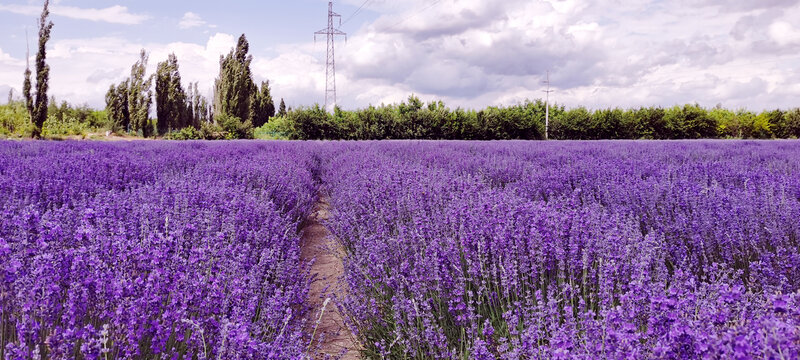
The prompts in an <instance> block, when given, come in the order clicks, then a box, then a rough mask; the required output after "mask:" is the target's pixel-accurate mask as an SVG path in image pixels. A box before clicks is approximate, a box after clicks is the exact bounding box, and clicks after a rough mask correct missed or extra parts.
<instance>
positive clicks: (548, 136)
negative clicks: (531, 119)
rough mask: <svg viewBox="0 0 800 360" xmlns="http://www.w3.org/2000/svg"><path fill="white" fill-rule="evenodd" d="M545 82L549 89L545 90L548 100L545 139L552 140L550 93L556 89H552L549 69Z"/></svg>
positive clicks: (545, 117)
mask: <svg viewBox="0 0 800 360" xmlns="http://www.w3.org/2000/svg"><path fill="white" fill-rule="evenodd" d="M542 83H543V84H546V85H547V90H544V92H545V93H547V100H545V102H544V104H545V105H544V106H545V115H544V139H545V140H550V93H552V92H554V91H555V90H550V71H549V70H548V71H547V80H546V81H543V82H542Z"/></svg>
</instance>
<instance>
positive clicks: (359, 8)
mask: <svg viewBox="0 0 800 360" xmlns="http://www.w3.org/2000/svg"><path fill="white" fill-rule="evenodd" d="M370 1H372V0H366V1H364V2H363V3H362V4H361V6H359V7H358V9H356V11H354V12H353V13H352V14H351V15H350V16H348V17H347V19H345V20H344V21H343V22H342V23H341V24H339V26H342V25H344V24H347V23H348V22H350V20H353V18H354V17H356V15H358V13H360V12H361V10H362V9H363V8H364V6H367V4H368V3H369V2H370Z"/></svg>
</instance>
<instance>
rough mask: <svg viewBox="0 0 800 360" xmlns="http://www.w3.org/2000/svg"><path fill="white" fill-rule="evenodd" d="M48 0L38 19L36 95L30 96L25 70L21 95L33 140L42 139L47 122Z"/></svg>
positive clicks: (49, 27)
mask: <svg viewBox="0 0 800 360" xmlns="http://www.w3.org/2000/svg"><path fill="white" fill-rule="evenodd" d="M49 17H50V0H45V2H44V8H43V9H42V15H41V16H40V17H39V49H38V51H37V52H36V93H35V94H31V88H32V84H31V70H30V67H27V68H26V69H25V82H24V83H23V86H22V87H23V95H24V96H25V105H26V107H27V109H28V113H29V114H30V117H31V121H32V122H33V133H32V134H31V135H32V136H33V137H34V138H37V139H38V138H41V137H42V127H44V122H45V120H47V89H48V88H49V81H50V66H49V65H47V62H46V60H47V41H48V40H50V31H51V30H52V29H53V22H52V21H49V20H48V19H49Z"/></svg>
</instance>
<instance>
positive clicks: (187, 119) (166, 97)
mask: <svg viewBox="0 0 800 360" xmlns="http://www.w3.org/2000/svg"><path fill="white" fill-rule="evenodd" d="M155 79H156V114H157V117H158V123H157V130H158V134H159V135H165V134H166V133H167V132H169V131H170V130H180V129H183V128H185V127H187V126H191V125H192V122H193V121H192V117H193V106H192V104H191V103H189V102H188V101H189V99H188V98H187V96H186V91H184V89H183V85H181V74H180V72H179V69H178V57H177V56H175V54H170V55H169V57H168V58H167V60H166V61H164V62H160V63H159V64H158V69H157V71H156V76H155Z"/></svg>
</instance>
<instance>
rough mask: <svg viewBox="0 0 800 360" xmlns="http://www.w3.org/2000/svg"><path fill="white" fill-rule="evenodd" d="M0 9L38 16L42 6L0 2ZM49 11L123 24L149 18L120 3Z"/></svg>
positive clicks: (79, 18)
mask: <svg viewBox="0 0 800 360" xmlns="http://www.w3.org/2000/svg"><path fill="white" fill-rule="evenodd" d="M0 11H6V12H11V13H15V14H20V15H26V16H38V15H39V14H41V12H42V8H41V7H40V6H34V5H14V4H10V5H5V4H0ZM50 12H51V13H52V14H53V15H55V16H64V17H68V18H72V19H78V20H90V21H98V22H108V23H112V24H123V25H136V24H140V23H142V22H144V21H145V20H147V19H149V17H148V16H146V15H141V14H133V13H131V12H129V11H128V8H127V7H126V6H121V5H114V6H110V7H107V8H102V9H95V8H79V7H74V6H61V5H53V6H51V7H50Z"/></svg>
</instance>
